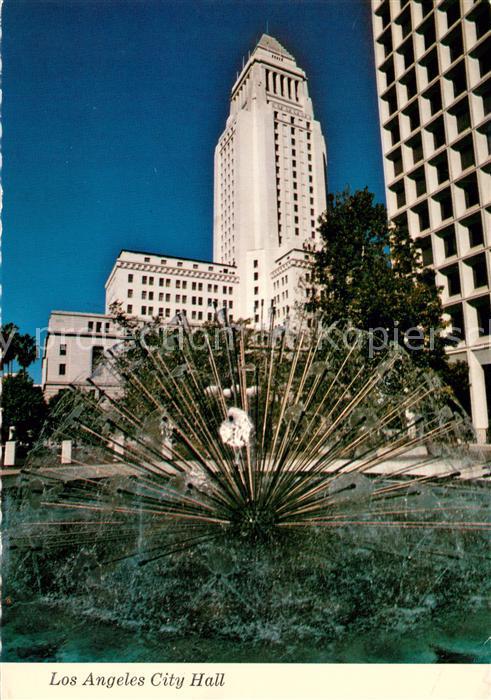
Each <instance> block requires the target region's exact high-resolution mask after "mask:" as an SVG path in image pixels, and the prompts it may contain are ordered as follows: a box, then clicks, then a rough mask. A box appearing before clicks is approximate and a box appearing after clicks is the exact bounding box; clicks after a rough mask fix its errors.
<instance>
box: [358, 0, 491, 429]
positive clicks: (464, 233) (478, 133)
mask: <svg viewBox="0 0 491 700" xmlns="http://www.w3.org/2000/svg"><path fill="white" fill-rule="evenodd" d="M372 20H373V36H374V49H375V66H376V73H377V91H378V98H379V115H380V125H381V140H382V150H383V155H384V174H385V185H386V193H387V206H388V211H389V216H390V218H391V219H392V220H393V221H394V222H396V223H398V224H400V225H401V226H404V227H407V228H408V230H409V232H410V234H411V236H412V237H413V238H414V239H415V240H416V241H417V243H418V246H419V247H420V248H421V253H422V260H423V263H424V264H426V265H431V266H433V268H434V270H435V276H436V283H437V285H438V286H441V287H443V292H442V302H443V306H444V310H445V313H446V314H447V318H448V319H449V321H450V322H451V326H450V329H451V333H452V335H453V336H454V337H455V338H456V339H457V344H456V345H455V347H453V348H452V349H451V350H450V351H449V352H450V355H451V359H452V360H465V361H466V362H467V363H468V365H469V380H470V394H471V397H470V398H471V406H472V419H473V423H474V428H475V430H476V435H477V439H478V441H479V442H486V440H488V441H489V439H490V437H491V436H490V434H489V427H490V422H489V421H490V414H491V339H490V334H491V312H490V301H491V295H490V280H491V226H490V216H491V214H490V206H491V175H490V171H491V159H490V155H491V139H490V117H489V112H490V108H491V72H490V69H491V63H490V57H491V32H490V26H491V25H490V5H489V3H488V2H473V1H472V0H440V1H435V2H433V1H432V0H410V1H409V2H408V1H407V0H372Z"/></svg>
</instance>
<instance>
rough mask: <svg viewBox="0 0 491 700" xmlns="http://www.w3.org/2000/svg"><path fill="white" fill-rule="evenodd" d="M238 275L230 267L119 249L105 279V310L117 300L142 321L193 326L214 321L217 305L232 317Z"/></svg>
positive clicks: (123, 308)
mask: <svg viewBox="0 0 491 700" xmlns="http://www.w3.org/2000/svg"><path fill="white" fill-rule="evenodd" d="M237 287H238V276H237V274H236V270H235V267H234V266H233V265H222V264H221V263H213V262H207V261H203V260H191V259H189V258H176V257H174V256H172V255H166V256H163V255H157V254H155V253H142V252H137V251H130V250H122V251H121V253H120V254H119V256H118V258H117V260H116V262H115V264H114V267H113V269H112V271H111V273H110V275H109V278H108V280H107V282H106V314H110V313H111V307H112V305H113V304H115V303H119V304H121V306H122V310H123V312H124V313H125V314H127V315H128V316H134V317H136V318H138V319H140V320H141V321H149V320H151V319H152V318H158V319H160V320H162V321H164V322H167V323H170V322H173V321H174V320H175V319H176V316H177V315H178V314H181V315H182V316H185V317H186V318H187V320H188V321H189V323H190V324H191V325H200V324H202V323H205V322H207V321H208V322H209V321H213V320H214V318H215V310H216V309H227V315H228V317H229V318H230V319H231V320H233V318H234V314H235V311H236V310H235V304H236V301H235V299H236V296H237Z"/></svg>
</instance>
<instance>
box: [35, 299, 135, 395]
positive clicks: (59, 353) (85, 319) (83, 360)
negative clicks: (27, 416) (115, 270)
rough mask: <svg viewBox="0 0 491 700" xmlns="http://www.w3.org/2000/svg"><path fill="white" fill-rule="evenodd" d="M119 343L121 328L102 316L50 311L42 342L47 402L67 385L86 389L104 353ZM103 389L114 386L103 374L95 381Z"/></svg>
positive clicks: (43, 378)
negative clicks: (88, 380)
mask: <svg viewBox="0 0 491 700" xmlns="http://www.w3.org/2000/svg"><path fill="white" fill-rule="evenodd" d="M122 340H123V332H122V330H121V328H119V327H118V325H117V324H116V323H115V322H114V319H113V318H111V316H107V315H105V314H88V313H78V312H75V311H52V312H51V315H50V318H49V323H48V330H47V333H46V338H45V341H44V352H43V368H42V387H43V391H44V394H45V396H46V398H47V399H50V398H51V397H52V396H54V395H55V394H56V393H58V391H60V389H66V388H68V387H69V386H70V385H74V386H84V387H87V386H88V382H87V378H88V377H90V376H91V375H92V374H93V373H94V372H95V371H96V368H97V365H98V364H99V363H100V361H101V359H102V357H103V355H104V352H105V351H106V350H107V349H108V348H111V347H113V346H114V345H115V344H116V343H118V342H121V341H122ZM97 381H98V384H99V385H100V386H101V388H103V389H105V390H109V391H111V390H113V389H114V388H115V387H116V386H117V383H116V382H115V379H114V377H113V376H111V374H109V373H108V372H104V374H103V376H100V377H98V378H97Z"/></svg>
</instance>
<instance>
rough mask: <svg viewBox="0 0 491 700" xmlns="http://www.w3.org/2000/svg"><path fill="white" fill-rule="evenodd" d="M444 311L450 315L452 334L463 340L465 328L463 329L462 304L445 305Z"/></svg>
mask: <svg viewBox="0 0 491 700" xmlns="http://www.w3.org/2000/svg"><path fill="white" fill-rule="evenodd" d="M444 311H445V313H446V314H448V315H449V316H450V323H451V324H452V335H453V336H454V338H457V339H458V340H464V338H465V329H464V313H463V310H462V304H455V305H454V306H447V307H446V308H445V309H444Z"/></svg>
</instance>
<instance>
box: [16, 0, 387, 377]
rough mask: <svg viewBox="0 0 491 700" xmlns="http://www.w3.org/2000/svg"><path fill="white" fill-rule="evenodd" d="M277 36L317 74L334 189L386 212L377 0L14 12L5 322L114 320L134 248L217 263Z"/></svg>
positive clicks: (241, 0) (89, 4)
mask: <svg viewBox="0 0 491 700" xmlns="http://www.w3.org/2000/svg"><path fill="white" fill-rule="evenodd" d="M266 23H268V26H269V33H270V34H271V35H273V36H275V37H276V38H277V39H278V40H279V41H280V42H281V43H283V44H284V45H285V47H286V48H287V49H288V50H289V51H290V52H291V53H292V54H293V55H294V56H295V57H296V59H297V62H298V64H299V65H300V66H301V67H302V68H303V69H304V70H305V71H306V72H307V76H308V78H309V89H310V94H311V96H312V99H313V104H314V110H315V114H316V117H317V118H318V119H319V120H320V121H321V124H322V128H323V131H324V135H325V137H326V140H327V146H328V184H329V189H330V190H331V191H337V190H340V189H343V188H344V187H345V186H346V185H349V186H350V187H351V189H356V188H360V187H364V186H365V185H367V186H368V187H369V189H371V190H372V191H374V192H375V194H376V197H377V199H378V200H379V201H384V193H383V175H382V160H381V151H380V143H379V132H378V116H377V104H376V93H375V74H374V69H373V52H372V46H371V25H370V9H369V3H368V2H367V1H366V0H345V1H344V2H343V0H323V1H322V2H315V1H312V2H311V1H309V0H303V1H300V0H295V1H294V0H276V1H275V2H269V1H267V0H262V1H255V2H249V1H246V0H233V1H227V2H224V1H221V2H220V1H214V2H210V1H207V0H199V1H197V0H128V1H125V0H5V2H4V6H3V115H2V122H3V145H2V149H3V170H2V180H3V187H4V208H3V227H4V229H3V230H4V233H3V245H2V248H3V261H4V263H3V275H2V277H3V303H2V307H3V309H2V317H3V321H4V322H6V321H10V320H12V321H14V322H15V323H17V325H19V326H20V328H21V330H22V332H29V333H32V334H35V331H36V328H42V327H45V326H46V325H47V322H48V317H49V313H50V311H51V310H52V309H66V310H74V311H93V312H101V311H103V310H104V282H105V279H106V277H107V275H108V273H109V271H110V269H111V267H112V264H113V261H114V259H115V257H116V255H117V254H118V252H119V250H120V249H121V248H130V249H139V250H149V251H155V252H166V253H168V254H174V255H182V256H189V257H194V258H210V257H211V251H212V221H213V149H214V146H215V143H216V141H217V138H218V136H219V135H220V133H221V131H222V130H223V127H224V124H225V119H226V117H227V114H228V96H229V91H230V88H231V86H232V83H233V81H234V77H235V73H236V71H237V70H238V69H239V68H240V67H241V63H242V56H243V55H247V52H248V50H252V48H253V47H254V45H255V43H256V42H257V40H258V39H259V37H260V35H261V34H262V33H263V32H264V31H265V30H266ZM32 373H33V376H34V377H35V378H36V379H37V380H39V377H40V373H39V363H37V364H36V366H35V367H34V368H33V372H32Z"/></svg>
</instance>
